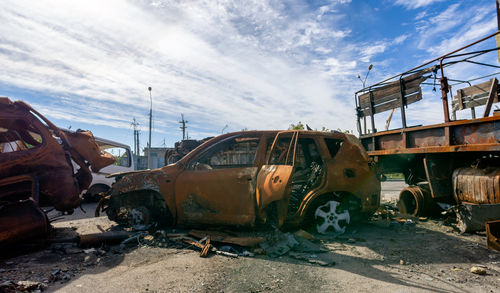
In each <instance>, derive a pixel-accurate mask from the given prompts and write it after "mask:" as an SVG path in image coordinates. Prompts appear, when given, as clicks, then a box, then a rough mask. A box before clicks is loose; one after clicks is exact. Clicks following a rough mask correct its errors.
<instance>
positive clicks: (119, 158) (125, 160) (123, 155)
mask: <svg viewBox="0 0 500 293" xmlns="http://www.w3.org/2000/svg"><path fill="white" fill-rule="evenodd" d="M99 148H100V149H101V151H106V152H108V153H110V154H112V155H113V157H115V162H114V163H113V165H115V166H122V167H130V165H131V160H130V152H129V150H127V149H126V148H122V147H117V146H111V145H100V146H99Z"/></svg>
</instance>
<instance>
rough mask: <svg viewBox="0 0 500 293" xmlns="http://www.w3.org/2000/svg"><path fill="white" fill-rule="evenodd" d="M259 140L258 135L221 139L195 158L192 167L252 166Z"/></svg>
mask: <svg viewBox="0 0 500 293" xmlns="http://www.w3.org/2000/svg"><path fill="white" fill-rule="evenodd" d="M259 141H260V138H258V137H235V138H231V139H228V140H225V141H221V142H219V143H218V144H216V145H214V146H212V147H211V148H210V149H209V150H208V151H207V152H205V153H203V154H202V155H201V156H200V157H199V158H198V159H195V160H194V161H193V163H191V164H190V167H191V168H192V169H195V170H211V169H223V168H241V167H251V166H253V165H254V160H255V155H256V154H257V147H258V145H259Z"/></svg>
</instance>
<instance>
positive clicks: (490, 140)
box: [355, 30, 500, 232]
mask: <svg viewBox="0 0 500 293" xmlns="http://www.w3.org/2000/svg"><path fill="white" fill-rule="evenodd" d="M499 35H500V30H499V31H497V32H496V33H494V34H491V35H489V36H487V37H485V38H483V39H481V40H478V41H476V42H474V43H471V44H469V45H467V46H464V47H463V48H460V49H458V50H455V51H453V52H451V53H448V54H445V55H443V56H441V57H438V58H436V59H434V60H432V61H429V62H427V63H425V64H422V65H420V66H417V67H415V68H413V69H411V70H409V71H406V72H404V73H401V74H399V75H396V76H394V77H391V78H388V79H386V80H384V81H382V82H380V83H377V84H374V85H371V86H368V87H366V88H364V89H362V90H360V91H358V92H357V93H356V95H355V99H356V106H357V113H358V121H357V122H358V130H359V132H360V140H361V142H362V144H363V146H364V147H365V148H366V150H367V152H368V154H369V156H370V157H371V158H372V160H373V162H374V163H375V165H376V167H377V169H378V171H379V172H380V173H393V172H400V173H403V174H404V176H405V181H406V183H407V184H409V185H410V186H409V187H406V188H404V189H403V190H402V191H401V193H400V197H399V203H398V206H399V207H400V210H401V211H402V212H405V213H408V214H413V215H428V214H432V213H434V212H436V211H438V210H439V208H438V205H440V206H445V207H446V206H449V205H453V206H455V207H456V211H457V218H458V220H459V221H458V222H459V228H460V230H461V231H462V232H472V231H477V230H484V229H485V222H487V221H491V220H495V219H500V168H499V166H500V111H499V110H494V111H492V109H493V108H492V106H493V105H494V104H495V103H498V102H499V90H500V87H499V86H498V80H497V78H495V77H494V78H491V76H492V75H497V74H498V73H495V74H489V71H487V70H488V68H489V67H491V66H490V65H489V64H486V63H484V61H482V62H477V60H476V61H474V59H475V58H478V57H479V56H482V57H483V58H484V57H485V56H489V57H490V60H491V59H493V60H494V59H497V57H498V55H497V52H498V48H496V47H494V48H484V47H481V46H482V43H483V42H485V41H488V40H490V41H491V39H492V38H493V37H495V36H496V37H498V36H499ZM497 39H498V38H497ZM485 43H486V42H485ZM486 44H487V43H486ZM478 46H479V48H478ZM484 46H486V45H484ZM474 49H475V50H474ZM486 53H490V54H489V55H484V54H486ZM495 61H496V60H495ZM433 63H435V64H434V65H433ZM464 63H469V64H475V65H478V66H483V67H482V68H483V70H484V74H485V75H484V76H483V77H479V78H477V77H476V76H475V75H474V78H473V79H471V80H451V79H450V81H452V82H455V84H453V86H454V88H458V89H457V90H456V95H455V96H453V91H452V90H451V85H450V84H448V83H449V81H448V78H447V76H452V77H453V76H455V74H456V72H457V71H460V70H461V69H460V67H459V66H460V65H463V64H464ZM455 66H456V67H458V68H456V67H455ZM445 69H446V74H445ZM454 70H456V71H454ZM486 78H491V79H489V80H486V81H484V82H481V83H477V84H476V80H479V79H486ZM428 79H429V80H434V82H428V81H427V82H426V80H428ZM439 81H440V82H439ZM472 82H474V84H473V83H472ZM439 83H440V85H441V100H442V105H443V116H444V122H443V123H439V124H432V125H424V126H421V125H417V126H408V125H407V119H406V111H408V109H407V108H408V105H409V104H411V103H415V102H417V101H419V100H421V99H422V98H423V95H422V92H423V90H422V89H421V86H423V85H427V86H434V90H435V86H436V85H437V84H439ZM459 85H460V88H459ZM449 100H451V103H450V104H451V107H450V105H449V103H448V101H449ZM481 106H484V108H479V107H481ZM450 108H451V111H450ZM396 109H397V110H399V112H400V114H401V126H402V127H401V128H397V129H393V130H388V126H389V124H390V120H391V118H392V113H394V110H396ZM467 109H468V110H470V111H471V116H472V118H471V119H456V117H457V115H456V112H457V111H460V110H467ZM479 109H482V110H483V111H484V112H483V115H482V117H476V111H477V110H479ZM388 110H393V112H392V113H391V114H390V115H389V118H388V120H387V122H386V128H385V131H377V127H376V125H375V119H374V116H375V115H376V114H381V113H383V112H385V111H388ZM450 112H451V114H452V115H451V117H450ZM491 112H493V114H492V115H491ZM367 118H369V119H370V120H371V129H368V127H367V122H366V121H367ZM362 126H364V127H362Z"/></svg>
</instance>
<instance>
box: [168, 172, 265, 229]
mask: <svg viewBox="0 0 500 293" xmlns="http://www.w3.org/2000/svg"><path fill="white" fill-rule="evenodd" d="M256 173H257V167H246V168H223V169H211V170H185V171H184V172H182V173H181V174H180V175H179V176H178V177H177V179H176V183H175V200H176V207H177V215H178V218H177V222H178V223H179V224H187V225H194V224H197V223H205V224H214V225H215V224H217V225H252V224H253V222H254V219H255V208H254V206H255V198H254V194H255V181H254V180H255V176H256Z"/></svg>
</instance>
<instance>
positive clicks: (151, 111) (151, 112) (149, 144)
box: [148, 87, 153, 169]
mask: <svg viewBox="0 0 500 293" xmlns="http://www.w3.org/2000/svg"><path fill="white" fill-rule="evenodd" d="M148 90H149V100H150V102H151V104H150V107H149V142H148V169H151V125H152V124H153V96H152V95H151V90H152V88H151V87H148Z"/></svg>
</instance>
